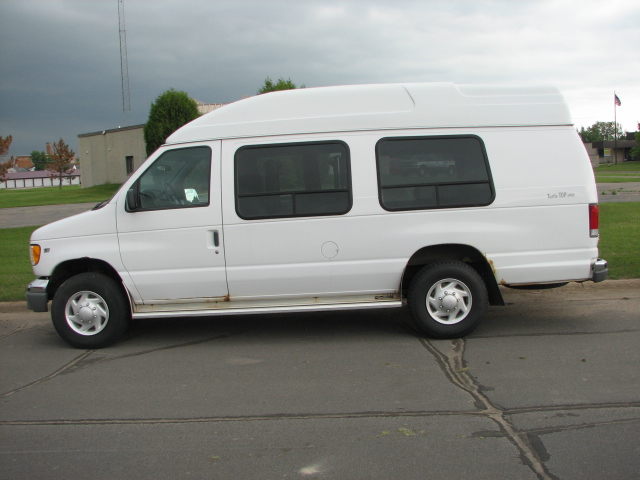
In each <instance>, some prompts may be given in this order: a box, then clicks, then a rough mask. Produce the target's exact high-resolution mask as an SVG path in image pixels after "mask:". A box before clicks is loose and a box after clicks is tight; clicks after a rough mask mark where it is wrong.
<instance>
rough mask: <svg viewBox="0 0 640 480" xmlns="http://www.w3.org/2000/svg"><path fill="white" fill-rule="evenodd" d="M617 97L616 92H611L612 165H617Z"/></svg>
mask: <svg viewBox="0 0 640 480" xmlns="http://www.w3.org/2000/svg"><path fill="white" fill-rule="evenodd" d="M617 98H618V96H617V95H616V91H615V90H614V91H613V132H614V133H613V161H614V164H615V165H617V164H618V118H617V110H616V107H617V106H618V102H616V99H617Z"/></svg>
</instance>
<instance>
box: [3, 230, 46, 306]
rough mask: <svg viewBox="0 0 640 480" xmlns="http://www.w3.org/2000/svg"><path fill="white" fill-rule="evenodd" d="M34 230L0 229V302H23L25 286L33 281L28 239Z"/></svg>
mask: <svg viewBox="0 0 640 480" xmlns="http://www.w3.org/2000/svg"><path fill="white" fill-rule="evenodd" d="M36 228H38V227H22V228H2V229H0V245H2V248H1V249H0V302H7V301H13V300H25V292H26V288H27V285H28V284H29V282H30V281H32V280H33V279H35V276H34V275H33V272H32V270H31V260H30V259H29V238H30V237H31V232H33V231H34V230H35V229H36Z"/></svg>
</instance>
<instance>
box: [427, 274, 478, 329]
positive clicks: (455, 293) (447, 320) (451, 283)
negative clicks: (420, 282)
mask: <svg viewBox="0 0 640 480" xmlns="http://www.w3.org/2000/svg"><path fill="white" fill-rule="evenodd" d="M426 305H427V311H428V312H429V315H431V318H433V319H434V320H435V321H436V322H438V323H442V324H445V325H452V324H455V323H458V322H461V321H462V320H464V319H465V318H466V316H467V315H468V314H469V311H470V310H471V291H470V290H469V288H468V287H467V286H466V285H465V284H464V283H463V282H461V281H460V280H456V279H454V278H446V279H444V280H440V281H439V282H437V283H435V284H434V285H433V286H432V287H431V288H430V289H429V293H427V299H426Z"/></svg>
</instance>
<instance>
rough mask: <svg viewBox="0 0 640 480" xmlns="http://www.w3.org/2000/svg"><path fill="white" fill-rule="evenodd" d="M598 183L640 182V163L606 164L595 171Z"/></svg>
mask: <svg viewBox="0 0 640 480" xmlns="http://www.w3.org/2000/svg"><path fill="white" fill-rule="evenodd" d="M593 172H594V174H595V176H596V182H597V183H627V182H640V162H626V163H621V164H618V165H613V164H611V165H609V166H607V165H606V164H604V165H600V166H599V167H597V168H594V169H593Z"/></svg>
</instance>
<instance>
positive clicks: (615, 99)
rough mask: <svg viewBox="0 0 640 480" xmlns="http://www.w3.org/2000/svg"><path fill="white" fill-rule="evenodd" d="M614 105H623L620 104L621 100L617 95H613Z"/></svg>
mask: <svg viewBox="0 0 640 480" xmlns="http://www.w3.org/2000/svg"><path fill="white" fill-rule="evenodd" d="M613 103H615V104H616V105H617V106H620V105H622V103H620V99H619V98H618V95H616V94H615V93H614V94H613Z"/></svg>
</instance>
